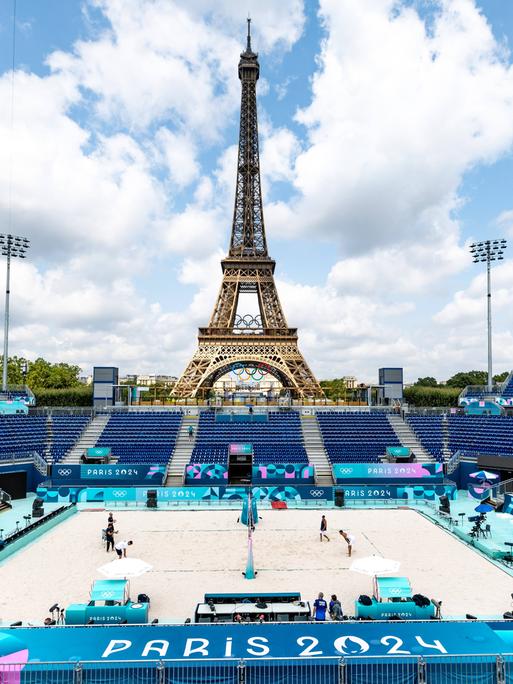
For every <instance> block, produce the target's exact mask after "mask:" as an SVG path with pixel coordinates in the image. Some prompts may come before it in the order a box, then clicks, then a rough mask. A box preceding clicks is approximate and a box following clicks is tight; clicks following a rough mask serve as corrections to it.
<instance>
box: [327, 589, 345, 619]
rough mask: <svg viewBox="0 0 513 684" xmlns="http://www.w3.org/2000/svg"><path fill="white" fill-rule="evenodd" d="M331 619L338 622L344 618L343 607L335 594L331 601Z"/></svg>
mask: <svg viewBox="0 0 513 684" xmlns="http://www.w3.org/2000/svg"><path fill="white" fill-rule="evenodd" d="M330 617H331V619H332V620H335V621H337V622H338V621H339V620H342V617H343V613H342V606H341V604H340V601H339V600H338V598H337V597H336V595H335V594H333V595H332V597H331V601H330Z"/></svg>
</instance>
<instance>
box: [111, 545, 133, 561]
mask: <svg viewBox="0 0 513 684" xmlns="http://www.w3.org/2000/svg"><path fill="white" fill-rule="evenodd" d="M133 543H134V542H133V541H118V543H117V544H115V545H114V548H115V550H116V553H117V554H118V558H126V550H127V549H128V547H129V546H132V544H133Z"/></svg>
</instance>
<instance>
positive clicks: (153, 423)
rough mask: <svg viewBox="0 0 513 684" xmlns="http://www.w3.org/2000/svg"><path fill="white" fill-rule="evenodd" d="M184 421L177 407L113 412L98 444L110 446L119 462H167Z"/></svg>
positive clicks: (99, 445)
mask: <svg viewBox="0 0 513 684" xmlns="http://www.w3.org/2000/svg"><path fill="white" fill-rule="evenodd" d="M181 422H182V414H181V413H178V412H177V411H151V412H149V411H144V412H143V411H141V412H135V411H134V412H130V413H113V414H112V416H111V417H110V420H109V422H108V423H107V425H106V427H105V429H104V431H103V432H102V434H101V435H100V438H99V439H98V441H97V443H96V446H98V447H110V448H111V450H112V455H113V456H115V457H116V458H117V459H118V463H167V462H168V461H169V459H170V458H171V455H172V453H173V449H174V448H175V443H176V437H177V434H178V431H179V429H180V425H181Z"/></svg>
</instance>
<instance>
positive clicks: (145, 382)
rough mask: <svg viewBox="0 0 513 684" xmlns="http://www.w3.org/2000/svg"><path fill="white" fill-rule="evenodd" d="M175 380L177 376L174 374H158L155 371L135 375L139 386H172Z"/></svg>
mask: <svg viewBox="0 0 513 684" xmlns="http://www.w3.org/2000/svg"><path fill="white" fill-rule="evenodd" d="M177 380H178V378H177V377H176V376H175V375H158V374H157V373H150V374H149V375H138V376H137V384H138V385H139V386H141V387H153V385H169V386H172V385H174V384H175V383H176V381H177Z"/></svg>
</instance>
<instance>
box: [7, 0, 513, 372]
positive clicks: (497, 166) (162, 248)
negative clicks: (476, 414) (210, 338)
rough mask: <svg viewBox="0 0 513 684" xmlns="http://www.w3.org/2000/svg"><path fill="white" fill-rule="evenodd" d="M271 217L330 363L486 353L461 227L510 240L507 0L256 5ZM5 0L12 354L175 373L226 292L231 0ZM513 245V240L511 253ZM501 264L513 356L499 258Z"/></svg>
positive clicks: (506, 340)
mask: <svg viewBox="0 0 513 684" xmlns="http://www.w3.org/2000/svg"><path fill="white" fill-rule="evenodd" d="M248 4H249V9H250V11H251V14H252V17H253V24H254V47H255V48H256V49H257V50H258V51H259V54H260V63H261V80H260V84H259V123H260V133H261V162H262V174H263V186H264V191H265V198H264V199H265V206H264V214H265V218H266V228H267V232H268V244H269V250H270V253H271V255H272V256H273V257H274V258H275V259H276V260H277V262H278V265H277V273H276V276H277V281H278V287H279V292H280V296H281V298H282V303H283V306H284V309H285V314H286V316H287V318H288V322H289V324H290V325H291V326H298V328H299V332H300V346H301V349H302V350H303V352H304V354H305V357H306V358H307V360H308V361H309V363H310V365H311V366H312V368H313V370H314V372H315V373H316V374H317V375H318V376H319V377H321V378H328V377H340V376H342V375H356V376H357V377H358V378H360V379H362V380H376V376H377V368H378V367H380V366H383V365H390V366H404V367H405V369H406V376H407V378H408V379H410V380H414V379H415V378H416V377H418V376H419V375H428V374H429V375H434V376H436V377H438V378H439V379H444V378H447V377H449V376H450V375H451V374H453V373H454V372H456V371H458V370H461V369H471V368H484V367H485V364H486V346H485V345H486V331H485V327H484V324H485V317H484V316H485V309H484V306H485V298H484V291H483V288H484V276H483V273H482V272H481V271H480V269H479V268H476V267H475V266H473V264H472V263H471V260H470V257H469V256H468V252H467V244H468V242H469V241H470V240H472V239H487V238H495V237H503V236H505V237H513V228H512V227H513V201H512V200H511V190H510V189H511V178H512V175H513V156H512V154H511V152H512V143H513V104H512V102H513V70H512V67H511V62H512V58H511V54H510V49H511V46H512V44H513V4H511V3H508V2H503V0H481V2H478V3H476V2H475V1H474V0H445V1H444V2H443V3H442V2H435V1H434V0H408V1H406V0H405V1H404V2H400V1H398V2H396V1H395V0H360V1H359V2H358V3H356V4H355V3H354V2H353V1H352V0H323V1H322V2H320V3H316V2H309V1H308V2H301V0H283V2H281V3H275V2H272V0H265V1H263V0H262V1H261V2H259V3H256V2H249V3H248ZM13 7H14V0H6V2H4V3H2V4H1V5H0V74H2V77H1V80H0V88H1V93H0V97H1V99H2V101H3V102H4V104H5V105H6V106H4V107H3V108H2V112H1V114H0V117H1V118H0V126H1V128H2V137H3V138H4V139H5V140H8V141H9V144H8V145H3V146H2V148H3V151H2V152H0V154H2V155H3V158H2V160H0V161H1V162H2V163H1V167H2V169H3V170H2V171H1V172H0V173H2V174H3V177H2V179H1V181H2V182H1V188H2V190H1V191H0V216H1V217H2V222H3V224H4V225H6V226H7V225H9V221H10V219H9V215H10V216H11V217H12V218H11V220H12V224H11V225H12V230H13V231H14V232H16V233H20V234H26V235H27V236H28V237H30V238H31V239H32V241H33V248H32V250H31V253H30V260H29V261H28V262H27V263H24V264H19V265H18V264H16V265H15V269H14V273H13V279H14V281H13V319H12V323H13V328H12V346H11V351H12V353H19V354H26V355H28V356H29V357H31V358H34V357H35V356H38V355H43V356H45V357H47V358H50V359H52V360H66V361H70V362H73V363H79V364H80V365H81V366H82V367H83V369H84V371H85V372H88V371H89V369H90V368H91V366H92V364H94V363H98V364H106V363H115V364H117V365H119V366H120V369H121V372H122V373H124V372H127V373H132V372H143V371H158V372H163V373H172V374H176V375H179V374H180V372H181V370H182V369H183V367H184V365H185V363H186V362H187V360H188V358H189V356H190V354H191V353H192V352H193V350H194V347H195V337H196V329H197V326H198V325H205V324H206V323H207V322H208V318H209V317H210V311H211V308H212V305H213V303H214V300H215V296H216V294H217V290H218V287H219V282H220V275H221V270H220V266H219V260H220V258H221V256H222V255H223V253H224V252H225V251H226V248H227V244H228V240H229V231H230V220H231V213H232V206H233V192H234V181H235V157H234V154H235V145H236V143H237V137H238V107H239V101H238V97H239V84H238V79H237V68H236V67H237V61H238V53H239V52H240V49H241V48H242V46H243V42H244V30H245V26H244V24H245V13H246V10H244V13H243V14H244V16H242V15H241V16H240V17H239V14H240V8H239V6H238V3H237V2H235V0H222V1H220V2H216V3H211V2H208V1H207V0H191V1H190V2H185V1H183V2H180V1H179V0H123V1H122V0H68V1H67V2H65V3H63V2H61V1H60V0H46V1H45V3H40V2H36V1H35V0H17V21H16V27H15V29H16V54H15V67H16V70H15V78H14V109H13V124H12V126H11V123H10V114H11V113H10V107H9V104H8V103H10V95H11V91H10V88H11V72H10V70H11V64H12V40H11V37H12V12H13ZM511 249H513V245H512V246H511V247H510V250H511ZM508 256H509V257H510V258H509V259H507V260H506V261H505V262H504V263H503V264H501V265H500V266H499V267H497V268H496V269H495V270H494V285H495V288H496V290H495V293H496V297H495V299H494V347H495V370H496V371H497V372H499V371H502V370H510V369H511V368H512V367H513V362H512V359H511V353H510V351H509V350H510V349H511V346H512V342H513V339H512V326H513V313H512V311H511V309H512V307H511V306H510V302H511V296H512V295H513V265H512V260H511V258H513V252H512V253H511V254H510V255H508Z"/></svg>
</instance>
